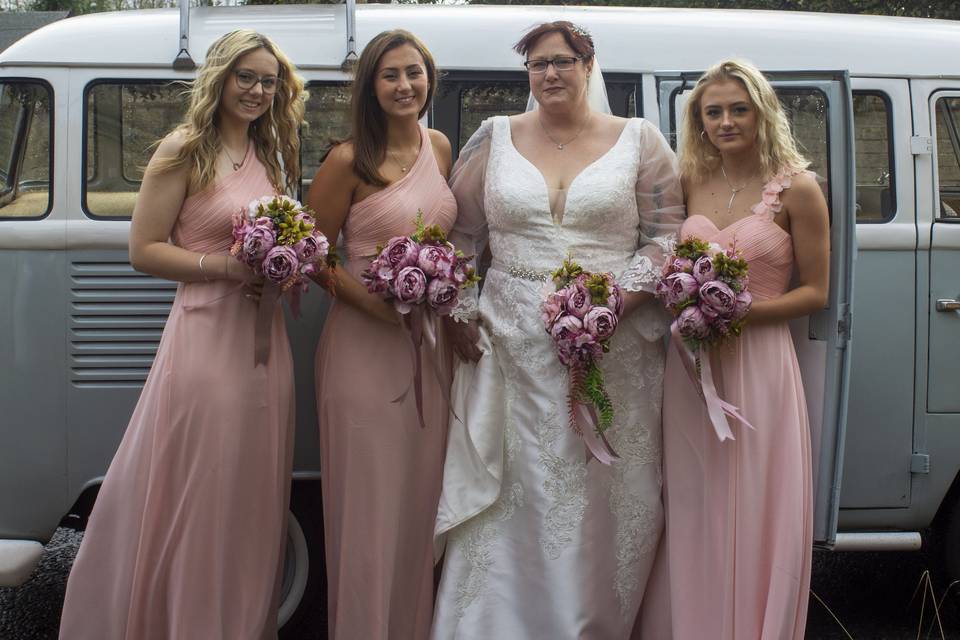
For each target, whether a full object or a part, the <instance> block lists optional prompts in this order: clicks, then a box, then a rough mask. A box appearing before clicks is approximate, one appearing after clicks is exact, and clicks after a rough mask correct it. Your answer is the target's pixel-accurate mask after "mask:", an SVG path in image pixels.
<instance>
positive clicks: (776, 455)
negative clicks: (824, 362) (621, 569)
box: [640, 60, 830, 640]
mask: <svg viewBox="0 0 960 640" xmlns="http://www.w3.org/2000/svg"><path fill="white" fill-rule="evenodd" d="M685 115H686V117H685V124H684V129H683V131H682V133H681V146H680V169H681V176H682V179H683V184H684V191H685V195H686V202H687V213H688V215H689V217H688V218H687V220H686V222H684V224H683V226H682V227H681V229H680V235H681V236H682V237H683V238H688V237H690V236H696V237H699V238H701V239H703V240H707V241H709V242H715V243H718V244H719V245H720V246H721V247H724V248H726V247H728V246H730V245H731V244H733V245H735V247H736V248H737V249H738V250H739V251H740V252H741V254H742V256H743V258H745V259H746V260H747V262H748V264H749V274H748V275H749V278H750V284H749V290H750V292H751V293H752V296H753V306H752V308H751V309H750V311H749V313H748V315H747V317H746V320H747V326H746V327H745V328H744V330H743V334H742V335H741V336H740V337H739V338H736V339H732V340H731V342H730V343H729V344H724V345H722V346H721V347H719V348H715V349H711V351H710V356H709V357H710V361H711V368H712V370H713V379H714V382H715V383H716V388H717V391H718V392H719V395H720V397H721V398H723V399H724V400H726V401H727V402H730V403H733V404H735V405H736V406H738V407H739V408H740V411H741V413H742V415H743V416H744V417H745V418H746V420H748V421H749V422H750V423H751V424H752V425H753V427H754V429H748V428H746V427H745V426H743V425H742V424H740V423H737V422H734V423H733V424H731V427H732V430H733V434H734V437H735V439H734V440H725V441H721V440H720V439H719V438H718V436H717V434H716V433H715V431H714V428H713V426H712V425H711V422H710V419H709V417H708V414H707V411H706V409H705V406H704V402H703V401H702V399H701V398H700V396H699V395H698V394H697V392H696V391H695V387H694V385H693V383H692V382H691V380H690V378H689V376H688V374H687V373H686V371H685V369H684V366H683V364H682V363H681V359H680V355H679V354H680V351H679V350H678V349H677V348H675V347H676V346H677V345H676V344H675V345H673V346H672V347H671V349H670V351H669V354H668V356H667V366H666V371H665V373H664V385H663V388H664V398H663V482H664V487H663V491H664V504H665V508H666V516H667V518H666V522H667V526H666V532H665V535H664V539H663V542H662V545H661V548H660V554H659V558H658V563H657V565H656V569H655V571H654V576H655V577H654V578H653V580H652V582H651V585H650V588H649V597H648V599H647V600H646V601H645V602H644V609H643V612H642V614H641V620H640V622H641V626H642V628H643V633H642V634H641V637H643V638H651V639H652V638H673V639H674V640H701V639H702V638H715V639H716V640H742V639H750V640H790V639H793V640H801V639H802V638H803V637H804V629H805V623H806V614H807V601H808V589H809V584H810V560H811V554H812V542H813V541H812V536H813V513H812V495H811V494H812V490H813V488H812V479H811V459H810V428H809V423H808V420H807V405H806V402H805V400H804V391H803V381H802V380H801V377H800V368H799V365H798V363H797V355H796V353H795V351H794V347H793V340H792V338H791V336H790V328H789V326H788V321H789V320H790V319H792V318H798V317H801V316H805V315H808V314H810V313H813V312H815V311H817V310H818V309H821V308H823V306H824V304H826V301H827V288H828V282H829V273H830V269H829V259H828V253H829V223H828V216H827V205H826V202H825V201H824V197H823V194H822V192H821V190H820V187H819V186H818V184H817V182H816V180H815V178H814V176H813V174H812V173H811V172H809V171H806V168H807V166H808V164H809V162H807V161H806V160H805V159H804V158H803V156H801V155H800V153H799V152H798V150H797V145H796V143H795V142H794V139H793V136H792V134H791V132H790V125H789V122H788V120H787V117H786V114H785V113H784V112H783V110H782V108H781V106H780V102H779V100H778V99H777V95H776V93H775V92H774V90H773V87H771V86H770V83H769V82H768V81H767V80H766V78H764V76H763V74H761V73H760V72H759V71H757V69H755V68H754V67H753V66H751V65H749V64H747V63H744V62H740V61H736V60H728V61H724V62H721V63H719V64H717V65H715V66H713V67H712V68H711V69H709V70H708V71H707V72H706V73H705V74H704V76H703V77H701V78H700V80H699V81H698V82H697V84H696V86H695V87H694V90H693V92H692V93H691V95H690V98H689V99H688V100H687V104H686V114H685ZM794 271H795V272H796V281H795V284H794V285H792V286H791V276H792V275H793V274H794Z"/></svg>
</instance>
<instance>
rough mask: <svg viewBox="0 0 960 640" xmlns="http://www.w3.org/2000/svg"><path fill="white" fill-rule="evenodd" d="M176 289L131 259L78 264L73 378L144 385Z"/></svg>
mask: <svg viewBox="0 0 960 640" xmlns="http://www.w3.org/2000/svg"><path fill="white" fill-rule="evenodd" d="M176 291H177V285H176V283H174V282H169V281H166V280H159V279H157V278H153V277H151V276H147V275H143V274H142V273H138V272H137V271H134V269H133V267H131V266H130V263H128V262H80V261H77V262H72V263H71V264H70V381H71V382H72V383H73V384H74V385H75V386H78V387H130V386H136V387H139V386H142V385H143V382H144V381H145V380H146V379H147V374H148V373H149V372H150V367H151V365H152V364H153V358H154V356H155V355H156V353H157V346H158V345H159V344H160V335H161V334H162V332H163V325H164V324H165V323H166V321H167V316H168V315H169V313H170V307H171V304H172V303H173V296H174V294H175V293H176Z"/></svg>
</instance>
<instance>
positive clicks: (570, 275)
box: [552, 256, 583, 291]
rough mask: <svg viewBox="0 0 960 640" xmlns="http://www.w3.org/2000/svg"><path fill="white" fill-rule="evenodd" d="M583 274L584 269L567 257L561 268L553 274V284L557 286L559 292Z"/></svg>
mask: <svg viewBox="0 0 960 640" xmlns="http://www.w3.org/2000/svg"><path fill="white" fill-rule="evenodd" d="M582 273H583V267H581V266H580V265H579V264H577V263H576V262H574V261H573V258H571V257H570V256H567V259H566V260H564V261H563V264H561V265H560V268H559V269H557V270H556V271H554V272H553V275H552V278H553V283H554V284H555V285H557V291H559V290H560V289H563V288H564V287H566V286H567V285H569V284H570V283H571V282H573V281H574V280H576V279H577V277H578V276H580V275H581V274H582Z"/></svg>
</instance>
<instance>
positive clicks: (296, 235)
mask: <svg viewBox="0 0 960 640" xmlns="http://www.w3.org/2000/svg"><path fill="white" fill-rule="evenodd" d="M301 214H306V215H307V216H309V218H308V219H304V218H303V217H300V218H299V219H298V218H297V216H298V215H301ZM264 216H265V217H268V218H270V219H272V220H273V222H274V224H275V225H276V226H277V228H278V229H279V230H280V232H279V234H278V235H277V244H280V245H294V244H297V243H298V242H300V241H301V240H303V239H304V238H306V237H307V236H309V235H311V234H312V233H313V228H314V224H313V222H310V221H309V220H312V219H313V212H312V211H310V210H309V209H307V208H306V207H304V208H302V209H298V208H297V203H296V201H294V200H291V199H289V198H274V199H273V200H271V201H270V202H269V204H266V205H265V204H264V203H262V202H261V203H260V204H258V205H257V217H258V218H259V217H264Z"/></svg>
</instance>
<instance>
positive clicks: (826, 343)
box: [656, 71, 856, 545]
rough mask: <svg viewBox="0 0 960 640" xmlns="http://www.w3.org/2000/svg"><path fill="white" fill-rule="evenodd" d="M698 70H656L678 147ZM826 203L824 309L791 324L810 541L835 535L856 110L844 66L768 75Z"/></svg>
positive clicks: (663, 115)
mask: <svg viewBox="0 0 960 640" xmlns="http://www.w3.org/2000/svg"><path fill="white" fill-rule="evenodd" d="M700 75H701V74H700V73H686V72H672V73H658V74H656V83H657V94H658V98H659V103H660V111H659V114H660V128H661V130H662V131H663V132H664V134H665V135H667V137H668V139H669V140H670V141H671V143H672V144H674V147H676V138H677V131H678V130H679V127H678V126H677V125H678V123H679V121H680V118H681V117H682V112H683V105H684V103H685V99H686V97H687V96H688V95H689V92H690V91H691V90H692V88H693V85H694V83H695V82H696V79H697V78H698V77H699V76H700ZM767 76H768V77H769V78H770V79H771V81H772V82H773V85H774V87H775V88H776V90H777V93H778V94H779V96H780V101H781V103H782V104H783V106H784V108H785V109H786V111H787V114H788V115H789V116H790V119H791V122H792V124H793V129H794V134H795V135H796V137H797V138H798V140H799V141H800V142H801V148H802V149H804V150H805V152H806V155H807V157H808V158H809V159H810V160H811V162H812V164H811V166H810V169H811V170H812V171H814V172H815V173H816V174H817V176H818V179H820V180H822V181H823V183H822V184H823V187H824V191H825V193H826V195H827V202H828V204H829V206H830V221H831V224H830V244H831V247H832V251H831V255H830V298H829V301H828V304H827V307H826V308H825V309H823V310H822V311H820V312H818V313H815V314H813V315H811V316H809V317H808V318H802V319H798V320H796V321H794V322H792V323H791V330H792V332H793V336H794V343H795V345H796V347H797V357H798V359H799V361H800V367H801V370H802V372H803V380H804V388H805V390H806V395H807V406H808V410H809V414H810V428H811V436H812V440H813V442H812V451H813V478H814V488H813V490H814V528H813V533H814V541H815V542H817V543H821V544H825V545H832V544H833V543H834V541H835V539H836V533H837V515H838V510H839V505H840V502H839V494H840V479H841V475H842V466H843V442H844V432H845V427H846V414H847V387H848V380H849V369H850V357H849V356H850V348H849V347H850V331H849V327H850V322H851V304H850V303H851V299H852V288H853V286H852V285H853V282H852V277H853V259H854V255H855V249H854V241H855V235H854V223H855V220H856V218H855V214H854V211H855V200H854V185H855V181H854V165H853V126H852V123H853V112H852V101H851V94H850V79H849V76H848V74H847V73H846V72H845V71H837V72H829V71H818V72H786V73H768V74H767Z"/></svg>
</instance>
